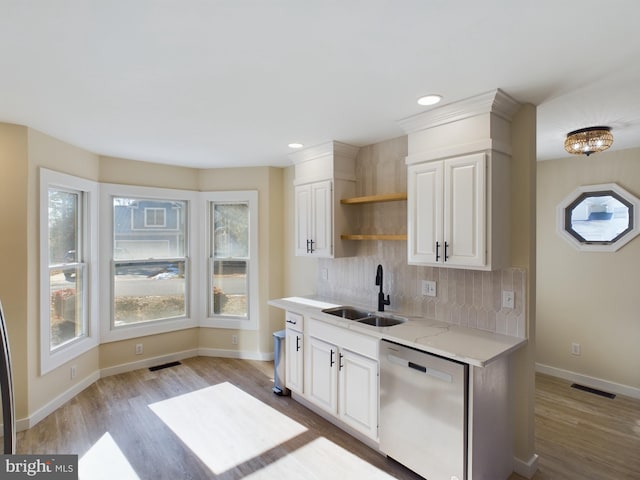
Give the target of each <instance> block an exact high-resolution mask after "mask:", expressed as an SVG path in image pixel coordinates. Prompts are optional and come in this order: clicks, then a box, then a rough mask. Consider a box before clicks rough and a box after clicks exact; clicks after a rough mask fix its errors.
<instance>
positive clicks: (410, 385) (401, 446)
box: [379, 340, 469, 480]
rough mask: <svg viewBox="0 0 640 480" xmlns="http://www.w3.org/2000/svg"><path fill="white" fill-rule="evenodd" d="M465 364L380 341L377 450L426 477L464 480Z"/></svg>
mask: <svg viewBox="0 0 640 480" xmlns="http://www.w3.org/2000/svg"><path fill="white" fill-rule="evenodd" d="M468 375H469V366H468V365H466V364H463V363H458V362H454V361H451V360H447V359H444V358H442V357H438V356H436V355H431V354H429V353H426V352H422V351H420V350H415V349H413V348H409V347H405V346H402V345H398V344H396V343H392V342H389V341H387V340H382V341H381V342H380V431H379V435H380V450H382V452H384V453H385V454H386V455H388V456H389V457H391V458H393V459H394V460H396V461H398V462H400V463H402V464H403V465H405V466H407V467H409V468H410V469H411V470H413V471H415V472H416V473H418V474H420V475H422V476H423V477H425V478H426V479H428V480H465V479H466V478H467V475H466V472H467V411H468V408H467V407H468V406H467V398H468V395H467V384H468Z"/></svg>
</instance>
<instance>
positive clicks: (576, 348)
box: [571, 342, 580, 356]
mask: <svg viewBox="0 0 640 480" xmlns="http://www.w3.org/2000/svg"><path fill="white" fill-rule="evenodd" d="M571 355H575V356H579V355H580V344H579V343H575V342H574V343H572V344H571Z"/></svg>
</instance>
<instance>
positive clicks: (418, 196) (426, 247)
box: [407, 161, 444, 264]
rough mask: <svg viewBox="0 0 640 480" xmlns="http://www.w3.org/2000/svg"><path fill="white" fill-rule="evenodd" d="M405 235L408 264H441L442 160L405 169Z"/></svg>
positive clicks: (442, 247)
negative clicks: (406, 238) (406, 199)
mask: <svg viewBox="0 0 640 480" xmlns="http://www.w3.org/2000/svg"><path fill="white" fill-rule="evenodd" d="M407 172H408V178H407V183H408V200H409V202H408V203H407V215H408V219H407V233H408V235H407V236H408V249H407V250H408V257H409V258H408V260H409V263H417V264H424V263H442V261H443V258H444V257H443V252H444V245H443V239H442V208H443V207H442V181H443V179H442V174H443V173H442V172H443V164H442V162H441V161H438V162H428V163H421V164H418V165H411V166H410V167H409V168H408V171H407Z"/></svg>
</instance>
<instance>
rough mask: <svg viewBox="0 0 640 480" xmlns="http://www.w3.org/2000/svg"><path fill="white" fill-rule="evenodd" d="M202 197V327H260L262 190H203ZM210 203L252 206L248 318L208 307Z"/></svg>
mask: <svg viewBox="0 0 640 480" xmlns="http://www.w3.org/2000/svg"><path fill="white" fill-rule="evenodd" d="M200 199H201V211H202V215H204V216H205V217H206V221H205V222H202V223H203V225H204V228H203V232H202V233H201V249H200V250H201V252H202V257H201V258H203V259H206V261H203V262H201V263H202V264H203V268H201V273H200V277H198V278H200V285H202V288H200V289H199V290H200V291H201V295H202V300H203V301H202V306H203V308H204V310H203V315H202V321H201V322H200V326H201V327H211V328H235V329H238V330H257V329H258V326H259V322H258V299H259V292H258V279H259V271H258V266H259V264H260V262H259V261H258V215H259V209H258V208H259V207H258V192H257V191H256V190H242V191H229V192H202V193H201V194H200ZM210 202H247V203H248V205H249V268H248V271H249V285H248V292H247V293H248V295H249V305H248V312H247V313H248V316H247V318H238V317H231V316H229V317H225V316H220V315H216V316H215V317H212V316H209V309H208V308H207V305H208V302H209V297H208V295H209V293H208V292H209V285H210V280H209V269H208V267H207V265H209V263H210V262H209V258H210V257H209V254H210V248H209V246H210V244H211V236H210V235H211V212H210V211H209V205H210Z"/></svg>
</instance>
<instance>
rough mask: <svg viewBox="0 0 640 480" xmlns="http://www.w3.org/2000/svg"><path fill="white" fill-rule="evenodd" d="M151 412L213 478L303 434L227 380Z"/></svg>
mask: <svg viewBox="0 0 640 480" xmlns="http://www.w3.org/2000/svg"><path fill="white" fill-rule="evenodd" d="M149 408H151V410H153V412H154V413H155V414H156V415H158V417H160V419H161V420H162V421H163V422H164V423H165V424H166V425H167V426H168V427H169V428H171V430H173V432H174V433H175V434H176V435H177V436H178V437H180V439H181V440H182V441H183V442H184V443H185V445H186V446H187V447H189V448H190V449H191V450H192V451H193V452H194V453H195V454H196V455H197V456H198V457H199V458H200V460H202V462H203V463H204V464H206V465H207V466H208V467H209V468H210V469H211V471H212V472H214V473H215V474H220V473H222V472H225V471H226V470H229V469H231V468H233V467H235V466H236V465H240V464H242V463H244V462H246V461H248V460H250V459H252V458H254V457H258V456H260V454H262V453H264V452H266V451H267V450H269V449H271V448H273V447H275V446H277V445H279V444H281V443H284V442H286V441H287V440H290V439H292V438H294V437H296V436H297V435H300V434H301V433H304V432H305V431H306V430H307V429H306V427H304V426H302V425H300V424H299V423H297V422H295V421H293V420H291V419H290V418H289V417H287V416H286V415H283V414H282V413H280V412H278V411H277V410H275V409H273V408H271V407H269V406H268V405H266V404H264V403H262V402H261V401H259V400H257V399H256V398H254V397H252V396H251V395H249V394H247V393H245V392H244V391H242V390H240V389H239V388H237V387H235V386H234V385H232V384H230V383H228V382H224V383H220V384H218V385H214V386H212V387H207V388H203V389H201V390H197V391H195V392H191V393H187V394H185V395H180V396H178V397H174V398H170V399H167V400H163V401H161V402H157V403H154V404H151V405H149ZM112 478H116V477H112Z"/></svg>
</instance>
